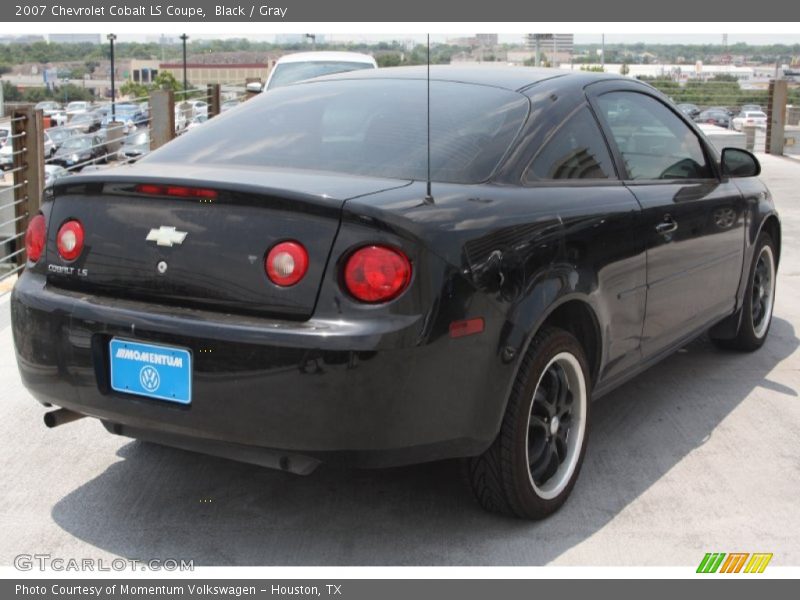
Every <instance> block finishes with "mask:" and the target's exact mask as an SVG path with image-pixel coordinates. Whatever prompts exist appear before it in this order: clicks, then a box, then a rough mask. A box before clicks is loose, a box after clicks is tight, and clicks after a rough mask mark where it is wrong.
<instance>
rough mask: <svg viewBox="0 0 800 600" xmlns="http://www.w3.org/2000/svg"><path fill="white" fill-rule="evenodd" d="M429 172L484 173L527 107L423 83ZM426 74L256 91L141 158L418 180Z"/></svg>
mask: <svg viewBox="0 0 800 600" xmlns="http://www.w3.org/2000/svg"><path fill="white" fill-rule="evenodd" d="M430 95H431V136H430V138H431V140H430V141H431V178H432V179H433V180H434V181H440V182H451V183H478V182H481V181H485V180H486V179H488V178H489V176H490V175H491V174H492V172H493V171H494V169H495V168H496V167H497V165H498V163H499V162H500V160H501V159H502V157H503V155H504V154H505V152H506V151H507V150H508V148H509V146H510V145H511V143H512V141H513V140H514V138H515V137H516V135H517V133H518V132H519V130H520V128H521V127H522V124H523V123H524V121H525V118H526V116H527V114H528V107H529V102H528V99H527V98H526V97H525V96H523V95H521V94H518V93H516V92H510V91H508V90H504V89H499V88H494V87H489V86H480V85H469V84H463V83H453V82H442V81H432V82H431V90H430ZM426 97H427V96H426V82H425V80H392V79H380V80H356V79H353V80H335V81H322V82H314V83H307V84H298V85H292V86H287V87H284V88H279V89H277V90H271V91H268V92H264V93H263V94H261V95H260V96H257V97H256V98H254V99H252V100H248V101H247V102H245V103H244V105H243V106H242V107H241V108H240V109H238V110H235V111H230V112H226V113H224V114H222V115H220V116H218V117H215V118H213V119H210V120H209V121H208V123H207V124H206V125H204V126H203V127H199V128H196V129H193V130H191V131H189V132H187V133H186V134H185V135H182V136H181V137H179V138H178V139H176V140H174V141H172V142H170V143H169V144H167V145H166V146H164V147H163V148H161V149H160V150H158V151H156V152H153V153H151V154H150V156H149V157H148V158H147V159H145V161H143V162H146V161H150V162H176V163H197V164H209V165H243V166H261V167H286V168H293V169H308V170H315V171H316V170H320V171H332V172H338V173H348V174H353V175H365V176H373V177H393V178H401V179H417V180H420V179H425V177H426V172H427V156H428V155H427V135H426Z"/></svg>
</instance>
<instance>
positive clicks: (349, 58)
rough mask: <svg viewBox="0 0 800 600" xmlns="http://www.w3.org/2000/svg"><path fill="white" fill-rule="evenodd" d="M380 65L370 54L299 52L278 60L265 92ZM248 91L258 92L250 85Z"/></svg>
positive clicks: (265, 85)
mask: <svg viewBox="0 0 800 600" xmlns="http://www.w3.org/2000/svg"><path fill="white" fill-rule="evenodd" d="M377 68H378V63H376V62H375V59H374V58H372V57H371V56H369V55H368V54H360V53H358V52H297V53H295V54H287V55H286V56H282V57H281V58H280V59H278V62H277V63H275V66H274V67H273V68H272V71H270V72H269V77H267V82H266V83H265V84H264V91H266V90H271V89H274V88H276V87H280V86H282V85H289V84H290V83H295V82H297V81H303V80H304V79H311V78H313V77H319V76H321V75H330V74H332V73H344V72H345V71H357V70H359V69H377ZM247 89H248V90H251V91H256V90H255V89H253V88H251V87H250V86H249V85H248V88H247Z"/></svg>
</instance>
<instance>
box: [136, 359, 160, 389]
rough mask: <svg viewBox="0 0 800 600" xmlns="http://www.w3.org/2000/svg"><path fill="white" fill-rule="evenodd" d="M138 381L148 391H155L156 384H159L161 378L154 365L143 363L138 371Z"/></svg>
mask: <svg viewBox="0 0 800 600" xmlns="http://www.w3.org/2000/svg"><path fill="white" fill-rule="evenodd" d="M139 383H140V384H142V387H143V388H144V389H145V390H147V391H148V392H155V391H156V390H157V389H158V386H159V385H161V378H160V377H159V376H158V371H156V369H155V367H152V366H150V365H145V366H143V367H142V370H141V371H139Z"/></svg>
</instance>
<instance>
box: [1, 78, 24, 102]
mask: <svg viewBox="0 0 800 600" xmlns="http://www.w3.org/2000/svg"><path fill="white" fill-rule="evenodd" d="M3 99H4V100H5V101H6V102H19V101H20V100H22V93H21V92H20V91H19V88H18V87H17V86H15V85H14V84H12V83H10V82H8V81H4V82H3Z"/></svg>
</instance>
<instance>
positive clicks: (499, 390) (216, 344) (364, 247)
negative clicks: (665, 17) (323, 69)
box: [11, 67, 781, 518]
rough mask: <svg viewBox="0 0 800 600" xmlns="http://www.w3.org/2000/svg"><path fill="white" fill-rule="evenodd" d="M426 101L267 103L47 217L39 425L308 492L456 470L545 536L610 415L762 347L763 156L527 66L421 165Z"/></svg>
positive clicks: (467, 75) (23, 334)
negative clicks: (329, 479) (633, 398)
mask: <svg viewBox="0 0 800 600" xmlns="http://www.w3.org/2000/svg"><path fill="white" fill-rule="evenodd" d="M425 75H426V74H425V69H424V68H422V69H419V68H408V69H405V68H400V69H391V70H369V71H359V72H354V73H346V74H340V75H334V76H329V77H325V78H321V79H316V80H312V81H308V82H304V83H298V84H295V85H291V86H287V87H284V88H280V89H277V90H274V91H270V92H267V93H265V94H263V95H261V96H260V97H257V98H255V99H253V100H251V101H248V102H246V103H245V104H243V105H242V106H240V107H238V108H237V109H235V110H231V111H228V112H226V113H225V114H223V115H221V116H219V117H216V118H214V119H211V120H210V121H209V122H208V123H207V124H206V125H203V127H200V128H197V129H196V130H193V131H191V132H189V133H187V134H186V135H184V136H182V137H180V138H178V139H177V140H175V141H173V142H170V143H169V144H167V145H166V146H164V147H163V148H161V149H159V150H157V151H155V152H153V153H151V154H150V155H149V156H148V157H146V158H145V159H143V160H142V161H140V162H139V163H137V164H136V165H133V166H130V167H124V168H119V169H115V170H108V171H99V172H95V173H92V174H89V175H79V176H75V177H71V178H68V179H64V180H60V181H58V182H57V183H56V184H55V187H54V188H52V189H48V190H46V192H45V197H44V200H43V202H42V206H41V212H40V214H38V215H36V216H35V217H33V218H32V219H31V220H30V224H29V228H28V232H27V237H26V248H27V259H28V262H27V267H26V269H25V272H24V274H23V275H22V277H21V278H20V279H19V281H18V282H17V284H16V287H15V288H14V292H13V297H12V305H11V307H12V319H13V331H14V340H15V344H16V352H17V358H18V362H19V368H20V371H21V373H22V378H23V380H24V382H25V384H26V385H27V387H28V388H29V389H30V390H31V392H32V393H33V395H34V396H35V397H36V398H37V399H38V400H39V401H40V402H42V403H43V404H45V405H55V406H58V407H61V408H60V409H59V410H56V411H53V412H49V413H47V414H46V416H45V421H46V422H47V423H48V424H50V425H51V426H52V425H57V424H60V423H63V422H66V421H69V420H72V419H75V418H78V417H79V416H85V415H89V416H92V417H96V418H98V419H100V420H101V421H102V422H103V424H104V425H105V426H106V428H107V429H108V430H109V431H111V432H113V433H117V434H122V435H126V436H131V437H134V438H140V439H145V440H151V441H155V442H158V443H163V444H168V445H174V446H178V447H182V448H186V449H191V450H197V451H201V452H207V453H212V454H217V455H221V456H226V457H230V458H235V459H239V460H245V461H249V462H254V463H257V464H262V465H267V466H273V467H277V468H282V469H284V470H288V471H291V472H295V473H308V472H310V471H311V470H313V468H314V467H315V466H316V465H317V464H318V463H319V462H320V461H339V462H342V463H346V464H351V465H357V466H368V467H379V466H388V465H398V464H408V463H414V462H423V461H430V460H436V459H443V458H450V457H463V458H464V459H465V462H466V466H467V472H468V474H469V479H470V481H471V485H472V488H473V490H474V493H475V496H476V498H477V500H478V501H479V502H480V503H481V504H482V505H483V506H484V507H486V508H488V509H491V510H496V511H501V512H505V513H508V514H513V515H517V516H520V517H526V518H541V517H544V516H546V515H548V514H550V513H552V512H553V511H554V510H556V509H557V508H558V507H559V506H560V505H561V504H562V503H563V502H564V501H565V499H566V498H567V496H568V495H569V493H570V491H571V489H572V487H573V485H574V484H575V481H576V478H577V476H578V472H579V470H580V466H581V462H582V459H583V455H584V452H585V450H586V444H587V434H588V431H589V425H590V414H591V410H590V400H591V399H592V398H597V397H599V396H602V395H603V394H605V393H607V392H608V391H609V390H611V389H613V388H614V387H616V386H618V385H620V384H621V383H623V382H624V381H626V380H628V379H630V378H631V377H633V376H634V375H636V374H637V373H639V372H641V371H642V370H643V369H645V368H647V367H648V366H650V365H653V364H654V363H656V362H657V361H658V360H659V359H661V358H663V357H665V356H667V355H668V354H669V353H670V352H672V351H674V350H675V349H677V348H679V347H680V346H681V345H682V344H685V343H686V342H687V341H689V340H691V339H692V338H694V337H696V336H698V335H700V334H701V333H704V332H706V331H708V330H710V332H711V336H712V338H713V339H714V340H716V341H717V342H718V343H719V344H720V345H722V346H725V347H729V348H735V349H740V350H746V351H751V350H755V349H757V348H758V347H760V346H761V345H762V344H763V343H764V340H765V338H766V336H767V333H768V331H769V326H770V320H771V317H772V307H773V302H774V299H775V280H776V269H777V265H778V258H779V254H780V239H781V230H780V223H779V221H778V217H777V215H776V212H775V209H774V206H773V203H772V200H771V197H770V194H769V192H768V191H767V189H766V188H765V187H764V185H763V184H762V183H761V182H760V181H759V180H758V179H757V177H756V176H757V175H758V174H759V171H760V167H759V165H758V162H757V160H756V159H755V157H753V156H752V155H751V154H749V153H747V152H745V151H743V150H738V149H726V150H724V151H723V152H722V153H721V155H720V154H718V153H717V152H716V151H715V149H714V148H712V147H711V146H710V145H709V143H708V142H707V141H706V139H705V138H704V137H703V135H702V134H701V133H700V132H699V131H698V130H697V129H696V128H695V126H694V125H693V124H692V123H691V122H690V121H689V120H688V119H687V118H686V117H685V116H684V115H683V114H682V113H681V112H680V111H679V110H677V108H676V107H675V106H673V105H672V104H671V103H670V102H669V100H667V99H666V98H665V97H663V96H662V95H660V94H659V93H658V92H657V91H655V90H654V89H653V88H651V87H649V86H647V85H645V84H643V83H640V82H638V81H635V80H630V79H626V78H620V77H613V76H607V75H597V74H590V73H561V72H559V71H551V70H535V69H525V68H514V69H503V68H500V69H457V68H450V67H444V68H433V69H432V72H431V81H430V150H428V143H427V140H428V137H427V134H428V130H427V125H426V124H427V118H426V117H427V111H426V108H427V106H428V104H427V98H428V93H427V85H428V82H427V81H426V76H425ZM428 161H430V166H429V163H428ZM429 168H430V182H431V190H430V192H431V193H430V194H428V190H427V184H428V172H429Z"/></svg>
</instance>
